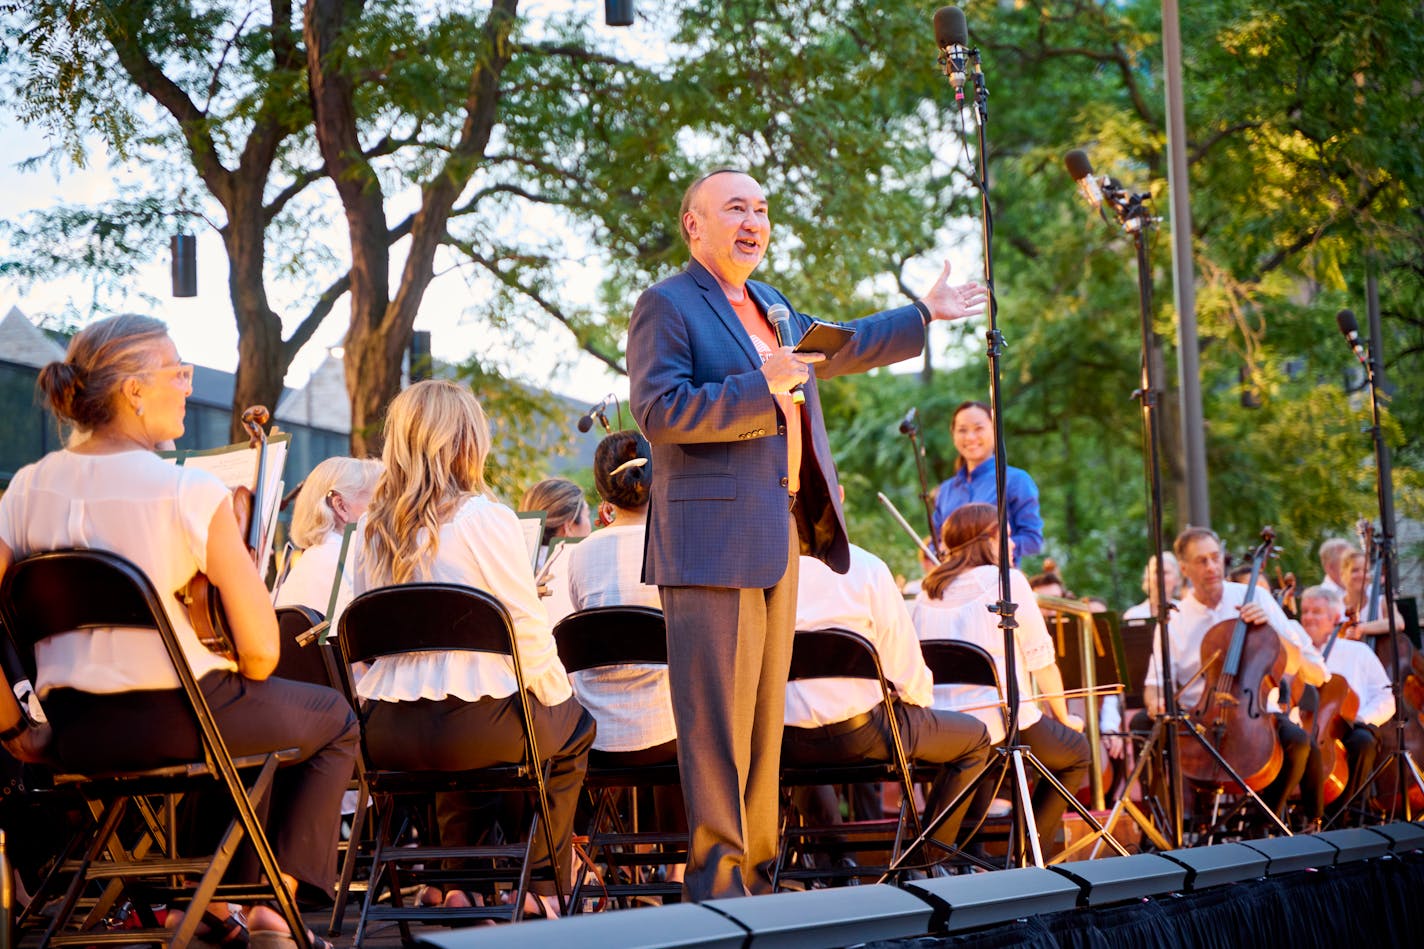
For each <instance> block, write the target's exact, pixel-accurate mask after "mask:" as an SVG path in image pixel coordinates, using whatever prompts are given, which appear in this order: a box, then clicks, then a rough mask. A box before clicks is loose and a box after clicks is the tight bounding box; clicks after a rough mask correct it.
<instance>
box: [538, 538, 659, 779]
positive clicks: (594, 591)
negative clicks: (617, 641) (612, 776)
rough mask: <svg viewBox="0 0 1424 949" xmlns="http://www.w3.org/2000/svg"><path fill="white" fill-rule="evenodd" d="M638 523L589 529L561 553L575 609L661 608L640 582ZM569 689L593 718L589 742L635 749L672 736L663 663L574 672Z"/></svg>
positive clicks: (614, 748)
mask: <svg viewBox="0 0 1424 949" xmlns="http://www.w3.org/2000/svg"><path fill="white" fill-rule="evenodd" d="M645 526H646V525H644V524H641V523H640V524H616V523H615V524H613V525H611V526H609V527H605V528H603V529H602V530H598V531H594V532H593V533H592V534H590V535H589V536H588V537H585V538H584V539H583V540H582V541H580V542H579V543H577V544H575V545H574V546H573V548H572V549H571V550H570V551H569V552H568V553H567V554H565V555H564V556H565V557H567V558H568V562H567V563H566V564H564V566H565V568H566V569H567V574H568V592H569V599H570V600H571V602H572V606H573V609H575V610H588V609H593V608H594V607H596V606H648V607H652V608H653V609H655V610H661V609H662V608H663V604H662V600H661V599H659V597H658V588H657V587H654V586H649V585H648V584H646V583H644V582H643V536H644V529H645ZM571 678H572V679H573V686H574V694H575V695H577V696H578V700H579V704H580V705H582V706H583V707H584V708H586V709H588V711H589V714H590V715H592V716H593V719H594V721H596V722H597V723H598V734H597V736H596V737H595V738H594V740H593V747H595V748H597V749H598V750H599V751H638V750H640V749H643V748H654V747H656V746H658V745H662V744H666V743H667V742H670V741H672V740H673V739H674V738H676V737H677V726H676V724H674V722H673V717H672V691H671V689H670V688H669V687H668V676H667V667H666V666H656V665H642V664H630V665H626V666H610V667H609V668H606V669H587V670H585V671H583V672H575V673H574V674H573V675H572V676H571Z"/></svg>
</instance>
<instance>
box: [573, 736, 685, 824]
mask: <svg viewBox="0 0 1424 949" xmlns="http://www.w3.org/2000/svg"><path fill="white" fill-rule="evenodd" d="M675 761H677V739H676V738H674V739H673V740H672V741H665V742H663V743H662V744H661V745H653V746H652V747H650V748H635V749H634V750H632V751H599V750H598V749H597V748H595V749H593V750H592V751H590V752H589V753H588V762H589V764H591V765H593V766H594V767H595V768H597V767H605V768H646V767H650V766H652V765H658V764H670V763H672V762H675ZM635 790H636V793H635V794H634V798H635V801H636V806H637V808H638V823H639V825H640V826H647V827H653V828H656V829H657V830H659V831H663V832H666V833H670V834H673V833H677V832H678V831H681V832H683V833H686V832H687V809H686V808H685V807H683V804H682V785H680V784H659V785H654V786H653V787H650V788H637V789H635ZM589 816H591V815H589Z"/></svg>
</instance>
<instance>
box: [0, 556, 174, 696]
mask: <svg viewBox="0 0 1424 949" xmlns="http://www.w3.org/2000/svg"><path fill="white" fill-rule="evenodd" d="M0 611H3V615H4V621H5V628H6V629H7V631H8V632H9V634H10V637H11V641H12V642H13V643H14V645H15V651H16V652H17V653H18V654H19V656H20V660H21V662H22V664H24V666H25V671H26V672H27V673H28V674H29V675H30V677H31V679H33V678H34V675H35V666H34V662H35V659H34V651H35V645H36V644H37V643H39V642H41V641H42V640H45V639H47V638H49V637H50V636H54V635H57V634H59V633H67V632H70V631H73V630H84V629H97V628H102V627H110V626H123V627H132V628H135V629H153V630H158V631H162V630H164V629H168V617H167V615H166V614H165V613H164V612H163V605H162V602H161V601H160V600H159V599H158V594H157V593H156V592H155V591H154V589H153V584H151V583H150V582H149V580H148V577H146V576H144V574H143V571H141V570H139V568H138V567H136V566H134V565H133V564H132V563H130V562H129V561H127V560H125V559H124V558H123V557H120V556H118V555H117V554H111V553H109V552H107V551H102V550H54V551H48V552H45V553H39V554H34V555H32V556H30V557H26V558H25V559H23V560H21V561H19V562H17V563H15V564H14V565H12V566H11V567H10V570H9V572H8V573H7V574H6V575H5V580H4V584H3V587H0ZM170 632H171V630H170ZM185 667H186V663H185Z"/></svg>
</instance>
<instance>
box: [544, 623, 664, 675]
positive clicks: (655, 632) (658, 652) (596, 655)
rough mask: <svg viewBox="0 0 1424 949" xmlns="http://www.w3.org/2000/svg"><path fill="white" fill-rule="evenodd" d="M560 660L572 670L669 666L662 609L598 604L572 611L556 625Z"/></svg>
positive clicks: (556, 639) (555, 637) (555, 640)
mask: <svg viewBox="0 0 1424 949" xmlns="http://www.w3.org/2000/svg"><path fill="white" fill-rule="evenodd" d="M554 642H555V643H556V644H557V646H558V649H559V661H561V662H562V663H563V664H564V669H565V670H567V671H568V672H570V673H573V672H582V671H584V670H585V669H595V668H598V667H600V666H617V665H627V664H632V663H637V664H641V665H667V626H666V624H665V623H664V621H663V614H662V611H661V610H655V609H652V608H651V607H647V606H599V607H594V608H593V609H589V610H580V611H579V612H577V613H571V614H570V615H568V616H566V617H564V618H563V619H562V620H560V621H559V624H558V625H557V626H555V627H554Z"/></svg>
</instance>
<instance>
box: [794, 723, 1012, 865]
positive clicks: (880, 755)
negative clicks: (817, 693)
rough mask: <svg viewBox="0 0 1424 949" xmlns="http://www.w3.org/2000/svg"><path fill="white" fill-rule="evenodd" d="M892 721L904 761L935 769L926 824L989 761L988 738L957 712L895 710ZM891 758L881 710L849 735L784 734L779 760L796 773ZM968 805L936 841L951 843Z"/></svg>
mask: <svg viewBox="0 0 1424 949" xmlns="http://www.w3.org/2000/svg"><path fill="white" fill-rule="evenodd" d="M895 717H896V721H897V723H898V724H899V727H900V739H901V741H903V742H904V745H905V755H906V757H907V758H909V759H910V760H911V761H920V762H925V763H928V764H937V765H939V766H940V769H939V772H938V773H937V774H936V775H935V778H934V781H933V782H932V783H931V785H930V792H929V795H928V797H927V798H926V800H925V819H926V820H927V821H928V820H930V819H932V818H934V817H936V816H937V815H938V814H939V813H940V811H942V810H944V808H945V807H946V806H947V805H948V804H949V803H950V802H951V801H952V800H954V797H955V795H957V794H958V793H959V792H960V791H961V790H963V789H964V788H965V787H966V786H967V785H968V784H969V782H970V781H972V780H973V779H974V777H975V775H977V774H978V773H979V772H980V771H982V770H983V768H984V763H985V762H986V761H987V760H988V758H989V735H988V732H987V731H986V730H985V729H984V725H983V723H982V722H980V721H979V720H978V719H977V718H974V717H973V716H972V715H965V714H963V713H961V712H949V711H945V710H943V709H934V708H921V707H920V706H918V705H904V704H897V705H896V706H895ZM891 754H892V745H891V739H890V726H889V722H888V721H887V720H886V718H885V709H884V707H883V706H876V707H875V708H874V709H872V710H871V713H870V720H869V721H868V722H866V723H865V724H864V725H862V726H861V727H860V728H857V729H854V730H853V731H849V732H845V733H844V734H839V735H830V734H827V730H826V729H824V728H787V729H786V730H785V733H784V735H783V737H782V742H781V757H782V760H783V761H784V762H785V763H786V764H788V765H794V766H798V767H807V766H815V765H834V764H853V763H857V762H861V761H867V760H871V761H886V760H888V759H889V758H890V755H891ZM816 800H817V799H816V798H815V797H814V796H803V799H802V803H803V804H804V805H805V806H807V807H810V808H813V809H814V808H815V807H816V803H815V802H816ZM971 800H972V797H971V798H966V799H965V801H964V803H963V804H962V805H961V806H959V807H957V808H955V812H954V814H952V815H951V816H950V818H949V819H948V820H947V821H945V822H944V824H943V825H941V826H940V828H939V830H937V831H936V832H935V839H936V840H940V841H943V842H944V843H948V844H953V843H954V842H955V839H956V838H957V837H958V836H959V825H960V822H961V821H963V819H964V814H965V812H966V811H967V810H968V808H969V804H970V801H971ZM821 810H824V804H822V805H821ZM837 811H838V808H837ZM823 816H824V815H823Z"/></svg>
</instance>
